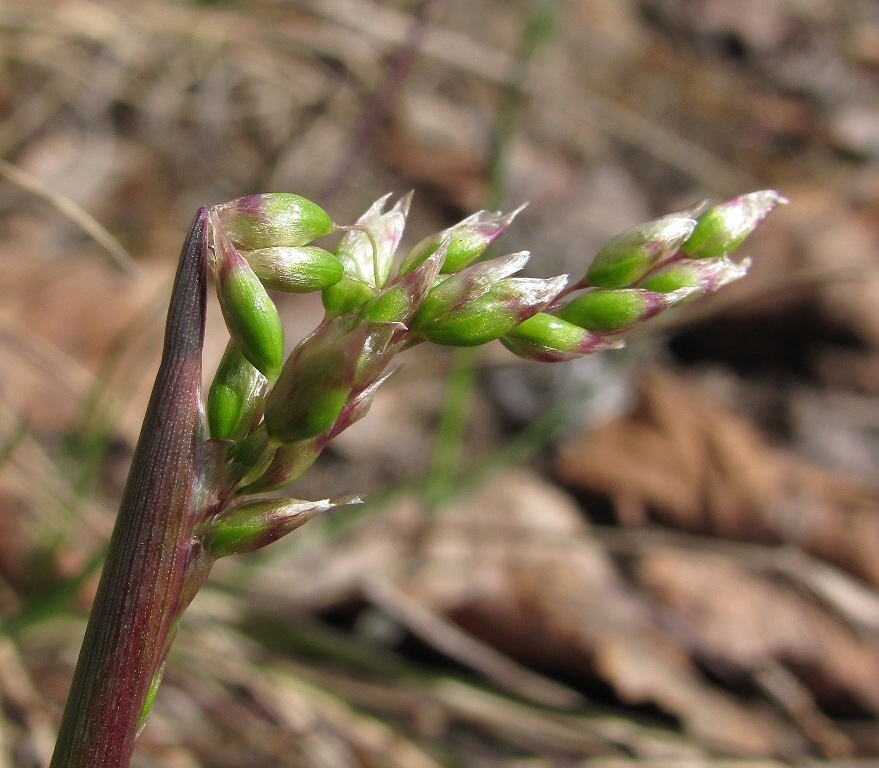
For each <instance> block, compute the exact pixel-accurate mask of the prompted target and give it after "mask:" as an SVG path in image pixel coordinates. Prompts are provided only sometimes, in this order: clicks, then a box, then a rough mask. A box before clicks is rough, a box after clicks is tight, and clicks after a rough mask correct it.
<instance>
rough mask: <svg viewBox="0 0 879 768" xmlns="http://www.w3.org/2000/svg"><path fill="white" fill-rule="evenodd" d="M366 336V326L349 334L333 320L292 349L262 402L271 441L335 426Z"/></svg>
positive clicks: (303, 437)
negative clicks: (264, 404)
mask: <svg viewBox="0 0 879 768" xmlns="http://www.w3.org/2000/svg"><path fill="white" fill-rule="evenodd" d="M367 337H368V328H367V327H366V325H361V326H357V327H355V328H354V330H351V331H348V330H347V329H346V328H345V327H343V326H342V325H341V324H340V323H339V322H333V323H327V324H326V325H324V326H322V327H321V328H319V329H318V330H317V331H315V332H314V333H313V334H312V335H311V336H309V337H308V338H307V339H305V340H304V341H302V342H301V343H300V344H299V346H298V347H296V349H295V350H294V351H293V354H291V355H290V358H289V359H288V360H287V362H286V364H285V365H284V368H283V370H282V371H281V375H280V377H279V378H278V381H277V383H276V384H275V386H274V387H273V388H272V391H271V392H270V393H269V396H268V398H267V399H266V406H265V425H266V429H267V430H268V434H269V436H270V437H272V438H273V439H275V440H278V441H279V442H282V443H292V442H295V441H297V440H306V439H308V438H310V437H314V436H316V435H319V434H321V433H322V432H324V431H325V430H327V429H329V428H330V427H332V426H333V424H334V423H335V421H336V419H338V418H339V415H340V414H341V413H342V409H343V408H344V407H345V404H346V403H347V402H348V396H349V394H350V392H351V386H352V383H353V382H354V377H355V376H356V374H357V364H358V361H359V359H360V355H361V353H362V351H363V346H364V344H365V343H366V340H367Z"/></svg>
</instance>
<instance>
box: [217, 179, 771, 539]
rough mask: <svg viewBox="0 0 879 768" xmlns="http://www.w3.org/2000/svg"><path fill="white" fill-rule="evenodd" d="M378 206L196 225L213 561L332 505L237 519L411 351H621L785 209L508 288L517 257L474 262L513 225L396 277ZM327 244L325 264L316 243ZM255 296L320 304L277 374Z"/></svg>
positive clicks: (675, 218)
mask: <svg viewBox="0 0 879 768" xmlns="http://www.w3.org/2000/svg"><path fill="white" fill-rule="evenodd" d="M388 200H389V196H385V197H383V198H381V199H380V200H378V201H376V202H375V203H374V204H373V205H372V206H371V207H370V208H369V209H368V210H367V211H366V212H365V213H364V214H363V215H362V216H361V217H360V218H358V219H357V221H356V222H355V223H354V224H352V225H349V226H339V225H336V224H334V223H333V222H332V220H331V219H330V217H329V215H328V214H327V213H326V212H325V211H324V210H323V209H321V208H320V207H319V206H317V205H316V204H314V203H312V202H311V201H308V200H306V199H304V198H302V197H299V196H298V195H292V194H264V195H251V196H249V197H244V198H240V199H239V200H235V201H232V202H230V203H226V204H223V205H220V206H217V207H216V208H214V209H213V211H212V212H211V233H210V243H211V246H210V247H211V252H212V268H213V274H214V278H215V283H216V288H217V294H218V297H219V301H220V307H221V309H222V312H223V317H224V319H225V321H226V325H227V327H228V329H229V335H230V337H231V338H230V342H229V346H228V348H227V350H226V353H225V355H224V356H223V360H222V362H221V363H220V366H219V368H218V370H217V374H216V377H215V380H214V382H213V384H212V386H211V389H210V392H209V394H208V398H207V422H208V427H209V429H210V436H211V438H212V440H213V444H215V445H218V446H225V447H224V448H223V450H224V451H225V452H226V453H225V455H226V457H227V459H226V461H227V463H228V467H229V470H228V478H229V480H228V482H229V483H230V493H229V494H227V497H226V498H232V497H237V499H238V501H236V502H234V503H232V504H229V505H227V506H228V509H227V510H226V511H222V510H220V511H218V512H216V513H215V514H214V515H213V517H212V518H211V520H210V521H209V523H206V525H207V526H208V527H207V528H206V529H205V531H204V533H203V541H204V542H206V546H207V549H208V550H210V551H211V552H213V553H214V555H215V556H219V555H221V554H228V553H232V552H239V551H249V550H251V549H254V548H256V547H258V546H262V544H264V543H267V542H269V541H272V540H274V539H275V538H278V537H279V536H280V535H283V534H284V533H286V532H287V531H288V530H292V528H294V527H296V526H298V525H299V524H300V523H301V522H303V521H304V520H305V519H307V517H309V516H310V515H311V514H313V513H316V512H317V511H320V510H321V509H326V508H329V506H332V504H331V503H329V502H315V503H314V504H311V503H309V502H298V501H297V502H290V501H289V500H286V501H283V500H282V502H278V501H277V500H275V501H273V502H271V503H270V502H268V501H264V500H263V501H257V502H247V501H246V500H245V499H244V498H243V497H246V496H248V495H250V494H253V493H261V492H265V491H271V490H276V489H278V488H281V487H284V486H285V485H287V484H289V483H290V482H292V481H293V480H295V479H296V478H297V477H299V476H300V475H301V474H302V472H304V471H305V470H306V469H307V468H308V467H309V466H310V465H311V464H312V463H313V461H314V460H315V458H316V457H317V456H318V455H319V454H320V452H321V451H322V450H323V448H324V447H325V446H326V444H327V443H328V442H329V441H330V440H331V439H332V438H333V437H335V436H336V435H338V434H339V433H340V432H341V431H342V430H344V429H346V428H347V427H348V426H350V425H351V424H353V423H354V422H355V421H357V420H358V419H360V418H361V417H362V416H363V415H364V414H365V413H366V412H367V410H368V409H369V406H370V404H371V402H372V399H373V397H374V395H375V392H376V390H377V389H378V387H379V386H380V385H381V383H382V382H383V381H384V380H385V378H387V375H388V374H387V369H388V366H389V364H390V362H391V361H392V360H393V358H394V357H395V355H397V354H398V353H399V352H401V351H403V350H404V349H406V348H408V347H411V346H413V345H414V344H417V343H421V342H424V341H428V342H433V343H435V344H442V345H447V346H460V347H465V346H475V345H481V344H485V343H487V342H489V341H493V340H500V341H501V343H503V344H504V346H506V347H507V348H508V349H509V350H510V351H511V352H513V353H514V354H516V355H518V356H520V357H523V358H526V359H529V360H538V361H546V362H559V361H565V360H572V359H575V358H577V357H582V356H583V355H587V354H591V353H593V352H596V351H599V350H602V349H608V348H613V347H618V346H620V345H621V344H622V340H623V337H624V336H625V334H626V333H627V332H628V331H631V330H632V329H633V328H636V327H637V326H639V325H640V324H642V323H643V322H644V321H646V320H648V319H649V318H651V317H654V316H655V315H657V314H659V313H661V312H663V311H665V310H666V309H669V308H670V307H673V306H675V305H677V304H680V303H681V302H683V301H686V300H688V299H690V298H692V297H693V296H695V295H700V294H706V293H711V292H713V291H715V290H717V289H718V288H719V287H720V286H722V285H724V284H725V283H727V282H730V281H732V280H735V279H738V278H739V277H741V276H742V275H744V273H745V271H746V269H747V262H744V263H735V262H733V261H732V260H731V259H730V258H729V255H728V254H729V253H731V252H732V251H733V250H735V249H736V248H737V247H738V246H739V245H740V244H741V242H742V241H743V240H744V239H745V238H746V237H747V235H748V234H750V233H751V232H752V231H753V230H754V229H755V228H756V227H757V226H758V224H759V223H760V221H761V220H762V219H763V218H765V217H766V216H767V215H768V214H769V213H770V211H771V210H772V209H773V208H774V207H775V206H776V205H778V204H779V203H782V202H784V200H783V198H782V197H781V196H780V195H779V194H778V193H776V192H772V191H763V192H755V193H752V194H750V195H743V196H741V197H738V198H735V199H733V200H730V201H727V202H725V203H722V204H720V205H717V206H715V207H712V208H708V209H707V210H705V211H704V212H702V211H701V207H696V208H691V209H688V210H685V211H681V212H678V213H674V214H671V215H669V216H665V217H663V218H660V219H657V220H655V221H652V222H648V223H646V224H641V225H639V226H637V227H634V228H632V229H630V230H628V231H627V232H624V233H622V234H621V235H618V236H617V237H615V238H613V239H611V240H610V241H608V242H607V243H606V244H605V245H604V246H603V247H602V248H601V249H600V250H599V252H598V254H597V255H596V256H595V258H594V259H593V261H592V263H591V265H590V266H589V268H588V270H587V271H586V274H585V276H584V277H583V278H582V279H581V280H580V281H579V282H577V283H574V284H570V282H569V280H568V276H567V275H559V276H557V277H553V278H548V279H537V278H525V277H520V276H518V275H517V273H518V272H519V271H520V270H521V269H522V268H523V267H524V266H525V264H526V263H527V262H528V259H529V254H528V253H527V252H521V253H514V254H510V255H507V256H500V257H494V258H489V259H485V254H486V251H487V249H488V248H489V246H491V245H492V244H493V243H494V242H495V241H496V240H497V239H498V238H499V237H500V236H501V235H502V234H503V233H504V231H505V230H506V229H507V228H508V227H509V226H510V224H511V223H512V221H513V219H514V217H515V216H516V214H517V213H518V212H519V210H521V209H519V210H517V211H513V212H512V213H508V214H501V213H494V212H489V211H480V212H478V213H476V214H473V215H472V216H470V217H468V218H466V219H464V220H463V221H461V222H460V223H459V224H456V225H454V226H452V227H449V228H448V229H445V230H443V231H441V232H438V233H436V234H434V235H430V236H428V237H426V238H424V239H423V240H421V241H420V242H419V243H418V244H417V245H416V246H415V247H414V248H412V249H411V250H409V251H408V253H406V254H405V255H404V256H403V257H402V258H401V259H399V266H398V267H397V269H396V271H395V270H394V264H395V261H397V249H398V246H399V244H400V241H401V239H402V236H403V230H404V227H405V223H406V217H407V214H408V211H409V205H410V202H411V195H406V196H404V197H403V198H401V199H400V200H398V201H397V202H396V203H395V204H394V205H392V206H390V207H388ZM333 233H339V234H340V235H341V239H340V240H339V242H338V245H336V247H335V248H324V247H321V246H320V245H316V244H315V241H318V240H321V239H322V238H325V236H327V235H330V234H333ZM268 290H273V291H286V292H293V293H307V292H320V294H321V298H322V301H323V305H324V308H325V311H326V312H325V317H324V319H323V321H322V322H321V324H320V325H319V326H318V327H317V328H316V329H315V330H314V331H313V332H312V333H311V334H310V335H309V336H308V337H307V338H306V339H305V340H304V341H302V342H300V343H299V344H298V345H297V346H296V348H295V349H294V350H293V351H292V353H291V354H290V355H289V356H288V357H287V358H286V360H285V359H284V334H283V328H282V326H281V322H280V318H279V314H278V311H277V308H276V307H275V304H274V302H273V301H272V299H271V297H270V296H269V294H268Z"/></svg>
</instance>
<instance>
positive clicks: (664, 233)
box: [584, 212, 696, 288]
mask: <svg viewBox="0 0 879 768" xmlns="http://www.w3.org/2000/svg"><path fill="white" fill-rule="evenodd" d="M695 226H696V222H695V221H694V220H693V219H692V218H690V216H689V214H688V212H685V213H676V214H672V215H670V216H665V217H663V218H661V219H656V220H655V221H650V222H647V223H646V224H640V225H639V226H637V227H633V228H632V229H630V230H628V231H626V232H623V233H622V234H621V235H617V236H616V237H614V238H612V239H611V240H608V242H606V243H605V244H604V245H603V246H602V247H601V250H599V251H598V253H597V254H596V256H595V259H594V260H593V261H592V264H591V265H590V267H589V271H588V272H587V273H586V278H585V281H584V282H585V283H587V284H589V285H593V286H596V287H598V288H625V287H627V286H630V285H632V284H634V283H635V282H637V281H638V280H639V279H640V278H641V277H643V276H644V275H646V274H647V273H648V272H649V271H650V270H651V269H653V268H654V267H655V266H656V265H657V264H659V263H661V262H663V261H665V260H666V259H667V258H669V257H670V256H673V255H674V254H675V253H676V252H677V251H678V249H679V248H680V246H681V243H683V242H684V241H685V240H686V239H687V238H688V237H689V236H690V233H691V232H692V231H693V227H695Z"/></svg>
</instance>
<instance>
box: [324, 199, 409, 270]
mask: <svg viewBox="0 0 879 768" xmlns="http://www.w3.org/2000/svg"><path fill="white" fill-rule="evenodd" d="M389 197H390V195H385V196H384V197H382V198H380V199H378V200H376V201H375V203H373V204H372V206H370V208H369V210H368V211H366V213H364V214H363V215H362V216H361V217H360V218H359V219H357V222H356V223H355V224H354V226H352V227H350V228H349V231H348V233H347V234H346V235H345V237H343V238H342V242H341V243H339V247H338V248H337V249H336V255H337V256H338V257H339V259H340V260H341V261H342V264H343V265H344V267H345V274H346V275H347V276H348V277H352V278H354V279H356V280H360V281H361V282H363V283H366V285H369V286H370V287H372V288H382V287H383V286H384V284H385V283H386V282H387V279H388V275H389V274H390V273H391V267H392V265H393V263H394V254H395V253H396V251H397V246H398V245H399V244H400V238H401V237H403V228H404V227H405V226H406V216H407V215H408V213H409V204H410V203H411V201H412V193H411V192H410V193H409V194H408V195H405V196H403V197H402V198H400V199H399V200H398V201H397V203H396V205H394V207H393V208H391V209H390V210H389V211H385V210H384V207H385V203H386V202H387V201H388V198H389Z"/></svg>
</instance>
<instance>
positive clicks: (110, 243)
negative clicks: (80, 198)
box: [0, 159, 139, 276]
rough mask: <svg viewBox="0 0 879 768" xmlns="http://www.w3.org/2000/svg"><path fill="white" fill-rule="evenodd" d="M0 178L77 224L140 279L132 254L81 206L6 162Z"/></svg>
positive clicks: (118, 263) (3, 161) (0, 162)
mask: <svg viewBox="0 0 879 768" xmlns="http://www.w3.org/2000/svg"><path fill="white" fill-rule="evenodd" d="M0 176H2V177H3V178H4V179H6V180H7V181H9V182H10V183H12V184H15V185H16V186H17V187H20V188H21V189H23V190H25V191H26V192H30V193H31V194H32V195H35V196H36V197H39V198H40V199H42V200H45V201H46V202H47V203H49V204H50V205H51V206H52V207H53V208H54V209H55V210H56V211H58V213H60V214H61V215H62V216H64V217H65V218H66V219H68V220H70V221H71V222H73V223H74V224H75V225H76V226H77V227H79V228H80V229H81V230H82V231H83V232H85V233H86V234H87V235H88V236H89V237H91V238H92V239H93V240H94V241H95V242H96V243H98V245H100V246H101V247H102V248H104V250H106V251H107V253H108V254H110V256H111V258H112V259H113V261H114V262H116V265H117V266H118V267H119V268H120V269H121V270H122V271H123V272H125V273H126V274H128V275H131V276H134V275H137V273H138V271H139V270H138V267H137V264H136V263H135V262H134V259H132V258H131V255H130V254H129V253H128V251H126V250H125V248H124V247H123V246H122V244H121V243H120V242H119V241H118V240H117V239H116V238H115V237H113V235H111V234H110V233H109V232H108V231H107V230H106V229H105V228H104V226H103V225H101V223H100V222H99V221H98V220H97V219H96V218H95V217H94V216H92V215H91V214H90V213H89V212H88V211H86V210H85V209H83V208H82V207H81V206H80V205H77V204H76V203H75V202H74V201H73V200H71V199H70V198H68V197H65V196H63V195H59V194H58V193H57V192H55V191H54V190H52V189H50V188H49V187H48V186H47V185H46V184H44V183H43V182H42V181H40V180H39V179H38V178H37V177H36V176H34V175H33V174H30V173H28V172H27V171H25V170H22V169H21V168H18V167H16V166H14V165H13V164H12V163H8V162H6V160H2V159H0Z"/></svg>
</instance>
